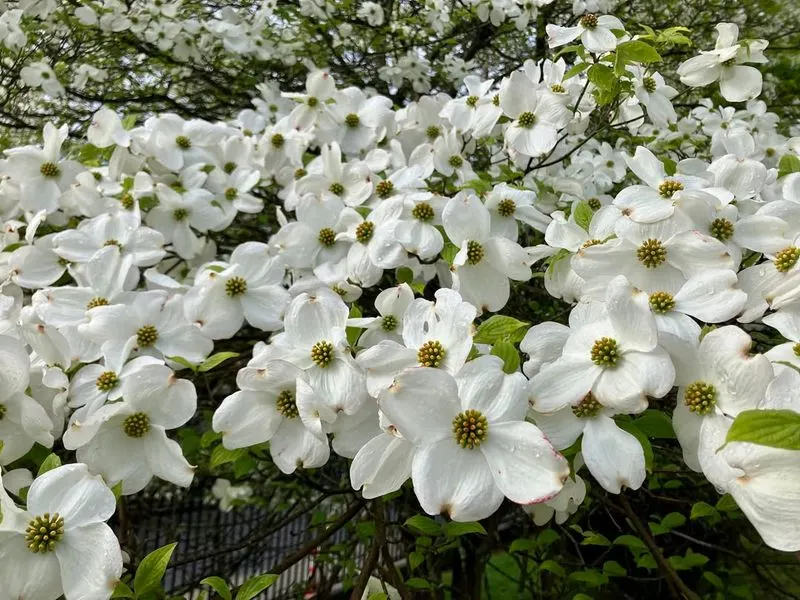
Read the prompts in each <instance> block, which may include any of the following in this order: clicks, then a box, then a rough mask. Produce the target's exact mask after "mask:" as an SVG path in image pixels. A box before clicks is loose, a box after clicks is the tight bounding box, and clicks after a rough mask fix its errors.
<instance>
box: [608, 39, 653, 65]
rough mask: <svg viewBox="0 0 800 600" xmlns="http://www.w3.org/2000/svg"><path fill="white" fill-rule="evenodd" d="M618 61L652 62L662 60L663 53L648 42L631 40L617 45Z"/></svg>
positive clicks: (628, 62)
mask: <svg viewBox="0 0 800 600" xmlns="http://www.w3.org/2000/svg"><path fill="white" fill-rule="evenodd" d="M617 61H618V62H623V63H624V64H630V63H632V62H637V63H643V64H650V63H654V62H660V61H661V55H660V54H659V53H658V51H657V50H656V49H655V48H653V47H652V46H651V45H650V44H648V43H647V42H643V41H641V40H631V41H630V42H622V43H621V44H619V45H618V46H617Z"/></svg>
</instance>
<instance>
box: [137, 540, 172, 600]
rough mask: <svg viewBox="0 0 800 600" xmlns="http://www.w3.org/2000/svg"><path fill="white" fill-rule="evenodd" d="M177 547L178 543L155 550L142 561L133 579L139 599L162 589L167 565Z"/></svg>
mask: <svg viewBox="0 0 800 600" xmlns="http://www.w3.org/2000/svg"><path fill="white" fill-rule="evenodd" d="M177 545H178V543H177V542H174V543H172V544H167V545H166V546H162V547H161V548H159V549H158V550H153V551H152V552H151V553H150V554H148V555H147V556H145V557H144V558H143V559H142V562H140V563H139V567H138V568H137V569H136V576H135V577H134V578H133V589H134V590H136V597H137V598H139V597H141V596H144V595H145V594H148V593H150V592H153V591H155V590H158V589H160V587H161V580H162V579H163V578H164V573H165V572H166V570H167V564H169V559H170V558H171V557H172V552H173V550H175V546H177Z"/></svg>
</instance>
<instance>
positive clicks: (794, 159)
mask: <svg viewBox="0 0 800 600" xmlns="http://www.w3.org/2000/svg"><path fill="white" fill-rule="evenodd" d="M798 172H800V156H795V155H794V154H784V155H783V156H781V160H780V161H779V162H778V177H785V176H786V175H790V174H791V173H798Z"/></svg>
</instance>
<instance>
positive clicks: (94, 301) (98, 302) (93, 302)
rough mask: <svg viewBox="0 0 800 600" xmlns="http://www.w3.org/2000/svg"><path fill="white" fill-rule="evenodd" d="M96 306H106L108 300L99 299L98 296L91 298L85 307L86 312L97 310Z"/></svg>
mask: <svg viewBox="0 0 800 600" xmlns="http://www.w3.org/2000/svg"><path fill="white" fill-rule="evenodd" d="M98 306H108V300H106V299H105V298H100V297H99V296H97V297H95V298H92V299H91V300H89V303H88V304H87V305H86V310H92V309H93V308H97V307H98Z"/></svg>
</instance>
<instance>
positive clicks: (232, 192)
mask: <svg viewBox="0 0 800 600" xmlns="http://www.w3.org/2000/svg"><path fill="white" fill-rule="evenodd" d="M238 195H239V190H237V189H236V188H234V187H229V188H228V189H227V190H225V199H226V200H231V201H233V200H236V197H237V196H238Z"/></svg>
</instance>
